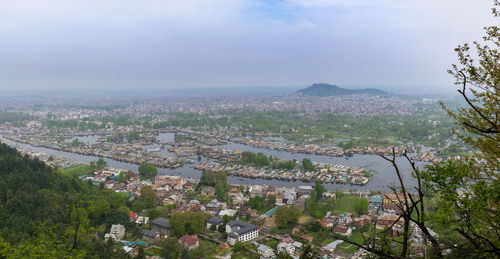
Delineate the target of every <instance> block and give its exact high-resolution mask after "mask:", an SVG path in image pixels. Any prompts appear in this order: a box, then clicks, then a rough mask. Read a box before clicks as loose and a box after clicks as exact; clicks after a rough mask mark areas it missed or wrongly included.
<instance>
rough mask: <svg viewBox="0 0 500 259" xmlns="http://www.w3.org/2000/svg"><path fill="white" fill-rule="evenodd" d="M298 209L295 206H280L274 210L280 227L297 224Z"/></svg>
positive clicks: (291, 226) (289, 227)
mask: <svg viewBox="0 0 500 259" xmlns="http://www.w3.org/2000/svg"><path fill="white" fill-rule="evenodd" d="M300 214H301V213H300V209H299V208H297V207H295V206H291V207H289V206H280V207H278V209H277V210H276V214H275V220H276V224H277V225H278V227H280V228H281V229H292V228H293V227H295V226H297V225H298V224H299V218H300Z"/></svg>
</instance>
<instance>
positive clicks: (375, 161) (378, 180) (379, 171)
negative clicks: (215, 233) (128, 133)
mask: <svg viewBox="0 0 500 259" xmlns="http://www.w3.org/2000/svg"><path fill="white" fill-rule="evenodd" d="M164 134H168V135H164ZM173 134H174V133H160V135H161V139H162V140H172V139H173ZM0 140H1V141H2V142H3V143H6V144H9V145H10V146H14V147H22V148H25V149H30V150H34V151H37V152H43V153H47V154H50V155H53V156H60V157H61V156H62V157H66V158H69V159H72V160H75V161H80V162H85V163H89V162H91V161H95V160H97V159H99V157H97V156H87V155H80V154H74V153H69V152H65V151H58V150H54V149H50V148H45V147H34V146H31V145H28V144H22V143H17V142H14V141H10V140H7V139H5V138H3V137H1V136H0ZM220 147H221V148H224V149H231V150H242V151H252V152H256V153H257V152H261V153H263V154H265V155H268V156H269V155H273V156H276V157H278V158H283V159H296V160H298V161H300V160H302V159H303V158H309V159H311V161H314V162H322V163H330V164H340V165H346V166H351V167H363V168H365V169H366V170H367V171H369V172H371V173H373V177H372V179H370V182H369V183H368V184H367V185H364V186H353V185H341V184H324V186H325V187H326V188H327V189H329V190H336V189H339V190H344V189H361V190H383V191H387V190H389V188H388V186H389V185H392V184H396V182H397V181H398V180H397V176H396V173H395V170H394V168H393V166H392V164H391V163H390V162H388V161H386V160H384V159H383V158H381V157H380V156H378V155H362V154H355V155H353V156H352V157H350V158H348V159H345V158H344V157H331V156H322V155H313V154H302V153H291V152H287V151H280V150H272V149H265V148H255V147H251V146H247V145H243V144H239V143H232V142H230V143H228V144H226V145H221V146H220ZM159 154H160V155H161V156H163V157H166V156H173V154H171V153H170V152H168V150H167V147H166V148H165V149H163V150H161V151H160V152H159ZM191 159H194V160H196V162H195V163H193V164H186V165H184V166H183V167H180V168H176V169H169V168H158V172H159V173H160V174H168V175H180V176H183V177H186V178H195V179H199V178H200V176H201V171H199V170H196V169H194V167H195V166H196V165H197V164H199V163H200V162H207V161H211V160H209V159H206V158H204V157H202V159H201V161H200V162H198V161H197V159H196V157H193V158H191ZM104 160H105V161H106V162H107V164H108V165H109V166H112V167H116V168H120V169H126V170H133V171H137V169H138V167H139V166H138V165H135V164H131V163H125V162H120V161H116V160H112V159H108V158H105V159H104ZM396 161H397V164H398V165H399V167H400V171H401V172H402V175H403V181H404V183H405V185H406V186H407V187H413V186H415V185H416V180H415V179H414V178H413V177H411V166H410V164H409V163H408V161H406V159H405V158H402V157H398V158H397V159H396ZM424 164H425V163H423V162H417V166H419V167H420V168H422V167H423V165H424ZM228 179H229V182H230V183H233V184H246V185H254V184H259V185H271V186H277V187H298V186H300V185H314V183H307V182H301V181H296V182H288V181H280V180H265V179H249V178H242V179H243V180H240V178H239V177H237V176H228ZM396 186H399V184H396Z"/></svg>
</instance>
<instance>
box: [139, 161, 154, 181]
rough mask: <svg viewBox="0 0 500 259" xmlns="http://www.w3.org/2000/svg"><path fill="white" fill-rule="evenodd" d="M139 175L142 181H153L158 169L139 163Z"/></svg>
mask: <svg viewBox="0 0 500 259" xmlns="http://www.w3.org/2000/svg"><path fill="white" fill-rule="evenodd" d="M139 174H140V175H141V178H144V179H154V178H155V177H156V175H157V174H158V168H156V166H155V165H152V164H148V163H146V162H141V164H140V165H139Z"/></svg>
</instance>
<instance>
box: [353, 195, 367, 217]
mask: <svg viewBox="0 0 500 259" xmlns="http://www.w3.org/2000/svg"><path fill="white" fill-rule="evenodd" d="M354 211H356V212H357V213H358V215H365V214H368V200H367V199H364V198H361V199H357V200H356V201H354Z"/></svg>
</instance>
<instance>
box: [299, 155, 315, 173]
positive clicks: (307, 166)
mask: <svg viewBox="0 0 500 259" xmlns="http://www.w3.org/2000/svg"><path fill="white" fill-rule="evenodd" d="M302 167H303V168H304V170H306V171H314V170H315V169H316V168H315V167H314V165H313V163H312V162H311V159H309V158H304V159H302Z"/></svg>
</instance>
